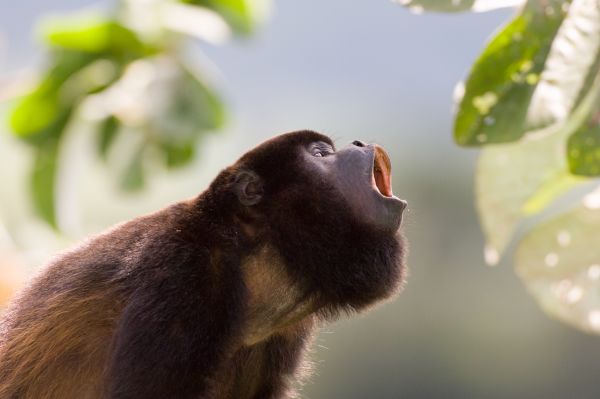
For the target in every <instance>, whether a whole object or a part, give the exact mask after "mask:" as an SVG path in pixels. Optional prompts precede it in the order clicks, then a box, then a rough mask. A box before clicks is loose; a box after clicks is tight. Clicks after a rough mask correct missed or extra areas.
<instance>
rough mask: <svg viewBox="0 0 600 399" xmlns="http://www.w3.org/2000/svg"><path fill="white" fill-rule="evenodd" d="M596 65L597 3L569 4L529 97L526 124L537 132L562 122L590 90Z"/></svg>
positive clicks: (578, 0)
mask: <svg viewBox="0 0 600 399" xmlns="http://www.w3.org/2000/svg"><path fill="white" fill-rule="evenodd" d="M599 61H600V3H598V2H595V1H587V0H573V2H572V4H571V5H570V7H569V11H568V13H567V16H566V17H565V20H564V21H563V23H562V25H561V26H560V28H559V30H558V33H557V34H556V37H555V39H554V42H553V43H552V47H551V49H550V53H549V54H548V59H547V60H546V65H545V67H544V71H543V72H542V74H541V76H540V81H539V83H538V85H537V87H536V89H535V92H534V93H533V97H532V99H531V104H530V105H529V110H528V115H527V119H528V123H529V125H530V126H532V127H534V128H536V129H539V128H543V127H546V126H548V125H551V124H553V123H556V122H560V121H563V120H565V119H566V118H567V117H568V115H569V114H570V112H571V111H572V110H573V109H574V108H575V107H576V106H577V105H578V104H579V102H580V101H582V100H583V99H584V98H585V96H586V95H587V93H588V92H589V91H590V90H591V89H592V82H593V80H594V78H595V77H596V75H597V74H598V71H599Z"/></svg>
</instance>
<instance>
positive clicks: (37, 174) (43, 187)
mask: <svg viewBox="0 0 600 399" xmlns="http://www.w3.org/2000/svg"><path fill="white" fill-rule="evenodd" d="M57 170H58V140H53V141H51V142H48V143H46V145H45V146H44V147H40V148H38V149H37V150H36V155H35V161H34V164H33V170H32V172H31V195H32V199H33V205H34V208H35V210H36V212H37V213H38V215H40V217H41V218H42V219H44V220H45V221H46V222H47V223H48V224H49V225H50V226H52V227H53V228H57V222H56V173H57Z"/></svg>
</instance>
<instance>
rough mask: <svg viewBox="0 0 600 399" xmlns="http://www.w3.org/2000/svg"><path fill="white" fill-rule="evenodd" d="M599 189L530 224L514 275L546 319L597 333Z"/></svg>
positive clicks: (599, 328)
mask: <svg viewBox="0 0 600 399" xmlns="http://www.w3.org/2000/svg"><path fill="white" fill-rule="evenodd" d="M598 242H600V191H596V192H592V193H590V194H588V195H587V196H585V197H584V198H583V201H582V204H581V205H579V206H578V207H577V208H575V209H573V210H572V211H569V212H567V213H565V214H563V215H560V216H558V217H556V218H554V219H552V220H550V221H547V222H545V223H541V224H539V225H537V226H535V227H534V228H533V229H532V230H531V231H530V232H529V233H528V234H527V235H526V236H525V237H524V238H523V240H522V241H521V242H520V243H519V246H518V248H517V252H516V254H515V267H516V271H517V274H518V275H519V276H520V277H521V278H522V279H523V281H524V282H525V284H526V285H527V288H528V290H529V291H530V293H531V294H532V295H533V296H534V297H535V298H536V299H537V301H538V303H539V304H540V306H541V307H542V308H543V309H544V310H545V311H546V312H547V313H548V314H550V315H551V316H553V317H556V318H557V319H559V320H562V321H564V322H566V323H568V324H570V325H572V326H575V327H577V328H579V329H582V330H584V331H587V332H591V333H595V334H600V296H599V295H598V292H600V245H598Z"/></svg>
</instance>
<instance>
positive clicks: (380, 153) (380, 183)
mask: <svg viewBox="0 0 600 399" xmlns="http://www.w3.org/2000/svg"><path fill="white" fill-rule="evenodd" d="M391 177H392V165H391V162H390V157H389V156H388V155H387V153H386V152H385V151H384V149H383V148H381V147H380V146H378V145H376V146H375V159H374V160H373V176H372V180H373V186H374V188H375V189H377V191H379V193H380V194H381V195H383V196H384V197H392V196H393V195H394V193H393V192H392V182H391V180H392V179H391Z"/></svg>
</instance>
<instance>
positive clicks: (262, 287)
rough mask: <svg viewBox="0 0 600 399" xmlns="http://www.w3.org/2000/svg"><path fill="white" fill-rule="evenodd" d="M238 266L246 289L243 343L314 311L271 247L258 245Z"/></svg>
mask: <svg viewBox="0 0 600 399" xmlns="http://www.w3.org/2000/svg"><path fill="white" fill-rule="evenodd" d="M241 267H242V273H243V276H244V281H245V283H246V288H247V292H248V301H247V308H246V310H247V311H246V329H245V330H246V334H245V336H244V337H243V343H244V345H246V346H250V345H254V344H256V343H258V342H261V341H263V340H265V339H267V338H268V337H270V336H271V335H273V334H277V333H280V332H283V331H284V330H288V329H290V328H293V326H294V325H296V324H298V325H300V324H301V323H302V322H303V321H305V320H306V319H307V318H309V317H310V316H311V315H312V314H313V313H315V312H316V310H317V309H316V306H315V304H314V301H313V300H312V299H311V298H310V297H307V296H306V295H304V294H303V293H302V292H301V290H300V289H299V288H298V287H297V285H296V284H295V283H294V282H293V281H292V279H291V277H290V276H289V274H288V273H287V271H286V267H285V265H284V263H283V260H282V259H281V257H280V256H279V254H278V253H277V251H276V250H275V249H274V248H273V247H271V246H269V245H265V246H263V247H261V248H259V249H258V250H257V251H256V252H255V253H254V254H253V255H251V256H248V257H247V258H246V259H245V260H244V261H243V262H242V265H241Z"/></svg>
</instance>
